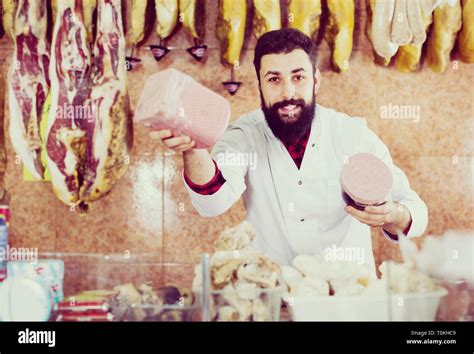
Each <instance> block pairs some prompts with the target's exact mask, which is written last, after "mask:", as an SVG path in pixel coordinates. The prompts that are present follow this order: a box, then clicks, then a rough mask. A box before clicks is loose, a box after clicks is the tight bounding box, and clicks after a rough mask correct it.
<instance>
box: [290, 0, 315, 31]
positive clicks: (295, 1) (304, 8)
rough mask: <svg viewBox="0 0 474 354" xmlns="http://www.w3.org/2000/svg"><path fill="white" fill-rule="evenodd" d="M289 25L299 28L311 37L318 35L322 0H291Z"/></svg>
mask: <svg viewBox="0 0 474 354" xmlns="http://www.w3.org/2000/svg"><path fill="white" fill-rule="evenodd" d="M288 3H289V6H288V27H290V28H296V29H299V30H300V31H301V32H303V33H304V34H306V35H307V36H310V37H312V38H313V37H315V36H317V33H318V30H319V20H320V16H321V0H289V1H288Z"/></svg>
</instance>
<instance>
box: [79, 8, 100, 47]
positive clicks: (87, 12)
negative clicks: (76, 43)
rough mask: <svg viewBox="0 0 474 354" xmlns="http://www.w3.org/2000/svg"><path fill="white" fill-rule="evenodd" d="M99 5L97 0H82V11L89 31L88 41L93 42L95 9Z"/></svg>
mask: <svg viewBox="0 0 474 354" xmlns="http://www.w3.org/2000/svg"><path fill="white" fill-rule="evenodd" d="M96 7H97V0H82V13H83V16H84V25H85V26H86V31H87V41H88V42H92V39H93V32H94V31H93V27H94V22H93V21H94V11H95V9H96Z"/></svg>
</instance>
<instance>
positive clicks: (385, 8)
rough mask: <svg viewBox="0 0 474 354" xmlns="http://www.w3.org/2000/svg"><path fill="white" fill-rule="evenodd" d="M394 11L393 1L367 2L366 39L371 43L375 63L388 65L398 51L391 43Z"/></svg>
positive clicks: (396, 46) (369, 0) (374, 0)
mask: <svg viewBox="0 0 474 354" xmlns="http://www.w3.org/2000/svg"><path fill="white" fill-rule="evenodd" d="M394 11H395V0H368V1H367V27H366V34H367V37H368V38H369V39H370V41H371V42H372V46H373V48H374V52H375V54H376V57H375V61H376V62H377V63H379V64H381V65H384V66H386V65H388V64H389V63H390V59H391V58H392V57H393V56H394V55H395V53H396V52H397V50H398V45H397V44H395V43H393V42H392V39H391V27H392V19H393V14H394Z"/></svg>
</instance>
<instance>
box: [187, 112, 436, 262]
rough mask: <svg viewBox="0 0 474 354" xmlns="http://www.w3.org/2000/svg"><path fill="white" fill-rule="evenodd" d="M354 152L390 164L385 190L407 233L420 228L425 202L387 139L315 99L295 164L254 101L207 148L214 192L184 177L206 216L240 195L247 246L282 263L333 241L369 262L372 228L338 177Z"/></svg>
mask: <svg viewBox="0 0 474 354" xmlns="http://www.w3.org/2000/svg"><path fill="white" fill-rule="evenodd" d="M358 152H370V153H372V154H374V155H376V156H378V157H379V158H381V159H382V160H383V161H384V162H385V163H386V164H387V165H388V166H389V168H390V169H391V171H392V174H393V181H394V183H393V187H392V190H391V195H390V198H391V199H392V200H393V201H397V202H399V203H401V204H403V205H405V206H406V207H407V208H408V210H409V211H410V214H411V217H412V225H411V228H410V231H409V233H408V235H407V236H408V237H413V236H420V235H421V234H422V233H423V232H424V231H425V229H426V227H427V223H428V211H427V208H426V205H425V203H424V202H423V201H422V200H421V199H420V198H419V196H418V194H417V193H416V192H415V191H413V190H412V189H411V188H410V184H409V182H408V179H407V177H406V175H405V173H404V172H403V171H402V170H401V169H400V168H398V167H397V166H396V165H394V164H393V162H392V158H391V156H390V152H389V151H388V149H387V147H386V146H385V144H384V143H383V142H382V141H381V140H380V139H379V138H378V137H377V136H376V135H375V134H374V132H372V131H371V130H370V129H369V128H368V127H367V126H366V121H365V119H363V118H352V117H349V116H348V115H346V114H344V113H340V112H336V111H334V110H332V109H328V108H325V107H323V106H321V105H319V104H317V105H316V113H315V118H314V120H313V124H312V128H311V133H310V137H309V140H308V144H307V146H306V150H305V154H304V157H303V161H302V164H301V168H300V169H298V168H297V166H296V165H295V163H294V162H293V159H292V158H291V156H290V154H289V153H288V151H287V149H286V148H285V146H284V145H283V143H282V142H281V141H280V140H279V139H277V138H276V137H275V136H274V134H273V132H272V131H271V129H270V128H269V127H268V125H267V123H266V120H265V117H264V115H263V112H262V110H260V109H259V110H255V111H253V112H251V113H248V114H246V115H244V116H242V117H240V118H239V119H238V120H237V122H236V123H234V124H232V125H230V126H229V127H228V129H227V130H226V132H225V133H224V135H223V136H222V138H221V139H220V141H219V142H218V143H217V144H216V145H215V146H214V148H213V150H212V153H211V156H212V157H213V159H214V160H215V161H216V163H217V165H218V166H219V168H220V170H221V171H222V174H223V176H224V178H225V179H226V182H225V184H224V185H223V186H222V187H221V188H220V189H219V190H218V191H217V192H216V193H214V194H212V195H201V194H198V193H196V192H194V191H193V190H191V189H190V188H189V186H188V185H187V184H186V182H184V184H185V186H186V189H187V191H188V193H189V195H190V197H191V202H192V204H193V205H194V207H195V208H196V210H197V211H198V212H199V214H200V215H202V216H204V217H213V216H217V215H219V214H222V213H224V212H225V211H227V210H228V209H229V208H230V207H231V206H232V205H233V204H234V203H235V202H236V201H237V200H238V199H239V198H240V197H241V196H242V197H243V201H244V204H245V206H246V209H247V219H248V221H249V222H250V223H251V224H252V225H253V226H254V228H255V230H256V234H257V237H256V239H255V240H254V243H253V246H254V247H255V248H256V249H257V250H259V251H261V252H262V253H264V254H266V255H268V256H269V257H270V258H272V259H273V260H275V261H276V262H278V263H280V264H282V265H287V264H290V263H291V262H292V260H293V258H294V257H295V256H296V255H299V254H315V253H318V252H322V251H324V250H326V249H328V248H332V249H334V247H336V248H350V249H354V251H355V250H356V249H357V250H358V251H362V254H363V256H364V262H365V263H366V264H367V265H368V266H369V267H371V268H372V269H373V270H375V268H374V258H373V252H372V241H371V235H370V228H369V226H367V225H365V224H362V223H360V222H359V221H357V220H356V219H354V218H353V217H352V216H350V215H349V214H347V213H346V212H345V211H344V206H345V203H344V200H343V198H342V194H341V186H340V182H339V181H340V172H341V168H342V165H343V163H344V159H347V157H348V156H350V155H352V154H355V153H358ZM346 161H347V160H346ZM183 177H184V176H183ZM183 180H184V178H183ZM386 236H387V235H386ZM387 237H388V236H387Z"/></svg>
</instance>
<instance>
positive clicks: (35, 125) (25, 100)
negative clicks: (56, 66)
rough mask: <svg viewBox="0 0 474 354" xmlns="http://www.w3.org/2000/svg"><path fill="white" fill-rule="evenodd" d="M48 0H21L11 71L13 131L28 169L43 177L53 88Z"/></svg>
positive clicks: (17, 146)
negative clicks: (46, 109) (44, 131)
mask: <svg viewBox="0 0 474 354" xmlns="http://www.w3.org/2000/svg"><path fill="white" fill-rule="evenodd" d="M46 29H47V10H46V0H37V1H33V0H20V1H19V3H18V11H17V16H16V19H15V34H14V37H13V40H14V50H13V57H12V62H11V65H10V70H9V73H8V78H9V79H8V98H9V107H10V126H9V133H10V139H11V141H12V145H13V148H14V149H15V152H16V154H17V155H18V156H19V157H20V158H21V161H22V162H23V164H24V166H25V167H26V169H27V170H28V171H29V172H30V173H31V175H32V176H33V177H34V178H35V179H38V180H41V179H43V175H44V166H43V164H42V162H41V150H42V139H41V135H40V124H41V113H42V110H43V105H44V102H45V99H46V96H47V95H48V91H49V78H48V65H49V44H48V42H47V39H46Z"/></svg>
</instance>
